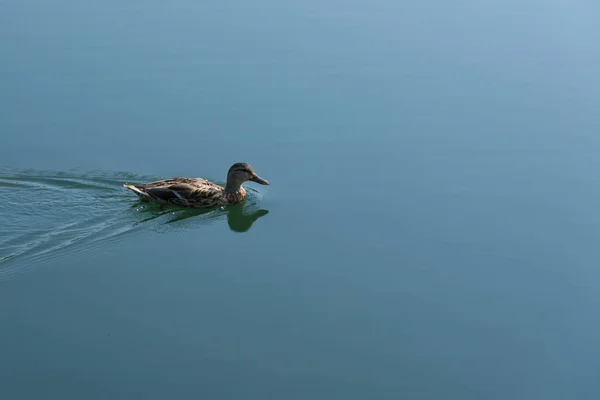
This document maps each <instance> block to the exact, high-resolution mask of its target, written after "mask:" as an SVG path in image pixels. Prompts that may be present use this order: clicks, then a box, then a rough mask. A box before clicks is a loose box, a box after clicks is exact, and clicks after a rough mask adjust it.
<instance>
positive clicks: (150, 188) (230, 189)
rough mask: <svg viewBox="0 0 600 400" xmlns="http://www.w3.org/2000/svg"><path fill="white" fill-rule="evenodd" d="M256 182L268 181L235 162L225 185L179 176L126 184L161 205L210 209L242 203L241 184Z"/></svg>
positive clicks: (140, 194) (244, 195)
mask: <svg viewBox="0 0 600 400" xmlns="http://www.w3.org/2000/svg"><path fill="white" fill-rule="evenodd" d="M246 181H253V182H257V183H260V184H261V185H268V184H269V182H267V181H266V180H264V179H262V178H260V177H259V176H258V175H256V173H255V172H254V169H253V168H252V167H251V166H250V165H248V164H246V163H236V164H233V165H232V166H231V168H229V172H228V173H227V184H226V186H225V187H223V186H220V185H217V184H216V183H213V182H210V181H207V180H206V179H202V178H184V177H177V178H171V179H165V180H161V181H156V182H150V183H146V184H140V185H132V184H128V183H127V184H125V185H123V186H125V187H126V188H127V189H129V190H131V191H132V192H134V193H135V194H137V195H138V196H139V197H140V199H141V200H142V201H152V202H154V203H158V204H161V205H164V204H175V205H179V206H183V207H191V208H210V207H214V206H219V205H227V204H236V203H240V202H241V201H242V200H244V198H245V197H246V190H245V189H244V188H243V187H242V184H243V183H244V182H246Z"/></svg>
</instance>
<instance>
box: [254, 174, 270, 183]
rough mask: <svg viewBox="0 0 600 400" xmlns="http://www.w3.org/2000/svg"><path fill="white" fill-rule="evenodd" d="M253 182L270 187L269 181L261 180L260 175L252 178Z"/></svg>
mask: <svg viewBox="0 0 600 400" xmlns="http://www.w3.org/2000/svg"><path fill="white" fill-rule="evenodd" d="M250 180H251V181H252V182H256V183H260V184H261V185H269V181H267V180H264V179H263V178H261V177H260V176H258V175H254V176H253V177H252V179H250Z"/></svg>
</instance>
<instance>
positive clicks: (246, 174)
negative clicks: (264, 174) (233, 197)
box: [226, 162, 269, 191]
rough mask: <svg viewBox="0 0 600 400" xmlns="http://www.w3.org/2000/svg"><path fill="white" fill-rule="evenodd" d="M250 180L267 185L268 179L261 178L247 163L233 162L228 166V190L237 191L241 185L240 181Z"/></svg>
mask: <svg viewBox="0 0 600 400" xmlns="http://www.w3.org/2000/svg"><path fill="white" fill-rule="evenodd" d="M247 181H252V182H256V183H259V184H261V185H269V181H267V180H265V179H263V178H261V177H260V176H258V175H257V174H256V172H254V168H252V167H251V166H250V165H249V164H247V163H244V162H240V163H235V164H233V165H232V166H231V168H229V172H227V186H226V190H228V191H237V190H239V189H240V187H241V186H242V183H244V182H247Z"/></svg>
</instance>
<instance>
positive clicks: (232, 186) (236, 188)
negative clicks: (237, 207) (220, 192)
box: [225, 180, 244, 194]
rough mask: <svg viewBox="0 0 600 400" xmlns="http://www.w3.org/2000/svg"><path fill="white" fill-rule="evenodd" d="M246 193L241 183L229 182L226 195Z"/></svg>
mask: <svg viewBox="0 0 600 400" xmlns="http://www.w3.org/2000/svg"><path fill="white" fill-rule="evenodd" d="M242 191H244V188H243V187H242V184H241V183H237V182H231V181H229V180H228V181H227V185H226V186H225V193H228V194H234V193H238V192H242Z"/></svg>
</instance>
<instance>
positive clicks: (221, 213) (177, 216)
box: [134, 204, 269, 233]
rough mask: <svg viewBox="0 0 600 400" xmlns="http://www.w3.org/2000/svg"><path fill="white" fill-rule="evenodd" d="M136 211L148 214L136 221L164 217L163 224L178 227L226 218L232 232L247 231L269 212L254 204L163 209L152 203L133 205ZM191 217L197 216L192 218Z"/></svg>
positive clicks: (209, 222) (208, 222)
mask: <svg viewBox="0 0 600 400" xmlns="http://www.w3.org/2000/svg"><path fill="white" fill-rule="evenodd" d="M134 207H136V208H137V209H138V211H140V212H143V213H148V214H150V215H149V217H148V218H145V219H143V220H142V221H139V222H138V223H144V222H146V221H151V220H153V219H157V218H161V217H165V218H167V221H166V222H165V224H177V225H178V226H179V227H183V226H186V225H188V224H194V225H195V224H197V223H199V224H211V223H214V222H215V221H216V220H219V219H224V218H227V224H228V225H229V229H231V230H232V231H234V232H241V233H243V232H248V231H249V230H250V228H252V225H254V223H255V222H256V221H257V220H258V219H259V218H261V217H264V216H265V215H267V214H268V213H269V211H268V210H264V209H256V208H255V207H254V206H250V207H248V206H244V205H243V204H236V205H230V206H224V207H220V208H217V209H208V210H203V209H189V208H181V207H177V206H173V207H169V208H167V209H165V210H164V211H163V210H161V209H160V207H158V206H154V205H142V206H141V207H140V204H137V205H135V206H134ZM192 217H197V218H194V219H192Z"/></svg>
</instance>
